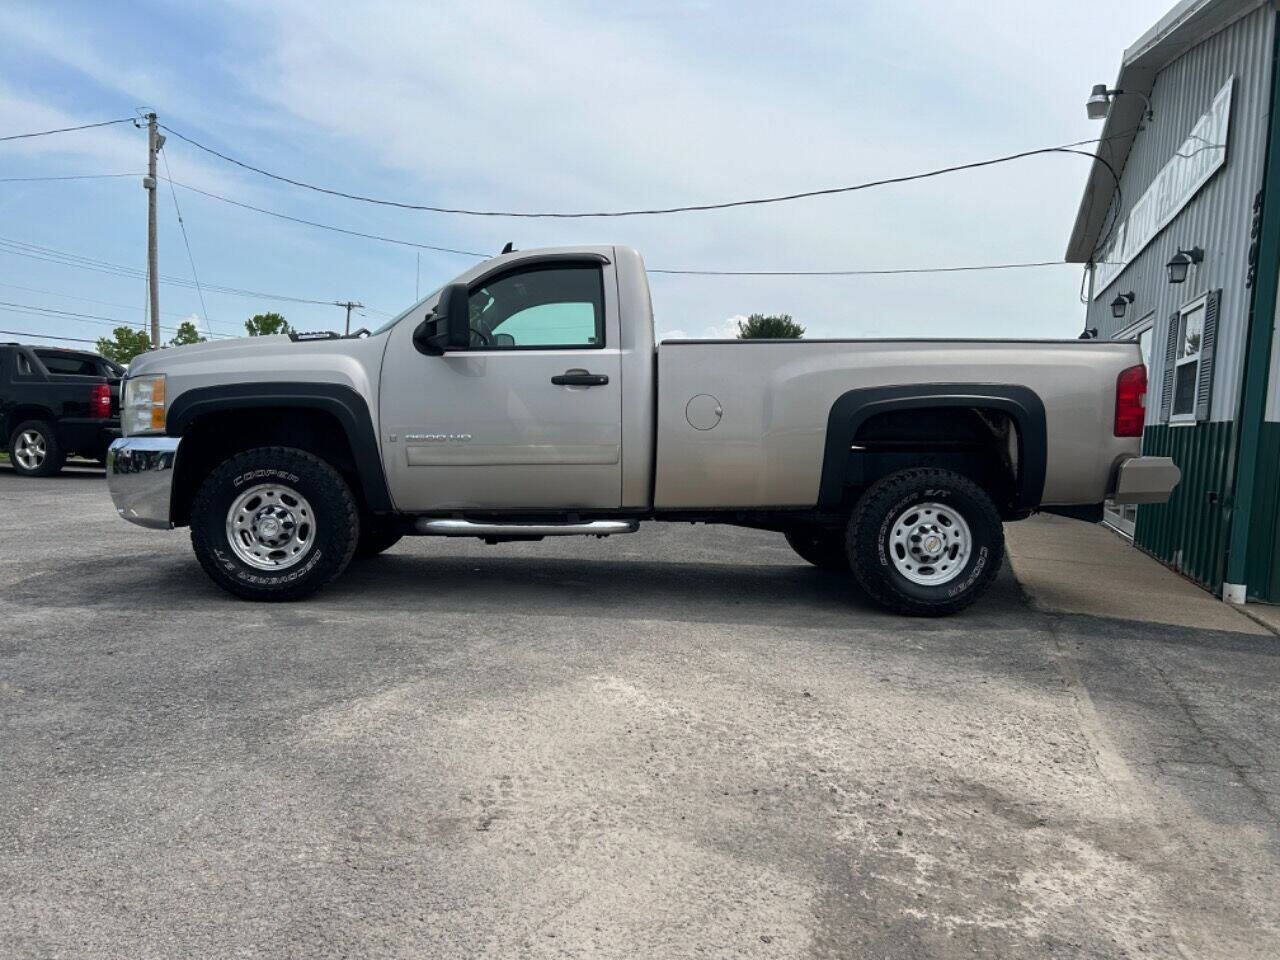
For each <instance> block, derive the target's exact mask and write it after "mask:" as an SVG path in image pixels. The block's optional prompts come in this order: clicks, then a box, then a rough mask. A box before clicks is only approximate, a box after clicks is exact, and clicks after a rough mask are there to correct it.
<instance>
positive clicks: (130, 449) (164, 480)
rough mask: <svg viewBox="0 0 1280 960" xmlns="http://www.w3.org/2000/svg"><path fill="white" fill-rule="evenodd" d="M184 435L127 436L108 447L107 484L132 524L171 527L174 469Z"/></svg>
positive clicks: (119, 512) (163, 528) (120, 512)
mask: <svg viewBox="0 0 1280 960" xmlns="http://www.w3.org/2000/svg"><path fill="white" fill-rule="evenodd" d="M181 442H182V438H181V437H123V438H121V439H119V440H116V441H115V442H114V443H112V444H111V446H110V448H109V449H108V450H107V487H108V488H110V490H111V500H112V502H113V503H114V504H115V505H116V513H118V514H120V516H122V517H124V518H125V519H126V520H128V521H129V522H130V523H136V524H138V526H140V527H151V528H152V529H153V530H168V529H169V528H170V527H172V526H173V523H172V521H171V520H170V519H169V497H170V493H171V491H172V488H173V468H174V464H176V463H177V461H178V444H179V443H181Z"/></svg>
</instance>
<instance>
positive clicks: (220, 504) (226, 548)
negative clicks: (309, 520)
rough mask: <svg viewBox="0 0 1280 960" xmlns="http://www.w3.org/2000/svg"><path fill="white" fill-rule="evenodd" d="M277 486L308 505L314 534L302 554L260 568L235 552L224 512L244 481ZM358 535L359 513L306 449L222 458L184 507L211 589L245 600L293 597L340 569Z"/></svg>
mask: <svg viewBox="0 0 1280 960" xmlns="http://www.w3.org/2000/svg"><path fill="white" fill-rule="evenodd" d="M272 481H278V482H279V483H281V484H283V485H285V486H286V487H289V488H291V489H293V490H295V491H296V492H297V493H298V494H300V495H301V496H303V497H305V498H306V500H307V502H308V503H309V504H310V505H311V508H312V510H313V511H314V514H315V517H314V522H315V538H314V540H313V541H312V543H311V544H310V546H309V547H308V548H307V550H306V552H305V553H303V555H302V558H301V559H300V560H299V561H298V562H297V563H296V564H295V565H294V566H291V567H288V568H286V569H283V570H279V571H271V570H260V569H257V568H255V567H253V566H250V565H249V564H247V563H245V562H244V561H243V560H242V559H240V557H239V556H237V554H236V551H235V549H234V548H233V547H232V546H231V542H230V539H229V538H228V534H227V514H228V511H230V509H231V507H232V505H233V504H234V503H235V501H236V498H237V497H238V496H239V495H240V493H241V492H243V491H244V490H247V489H250V485H253V484H262V483H271V482H272ZM359 538H360V511H359V509H358V507H357V506H356V501H355V497H354V496H352V493H351V488H350V487H349V486H348V485H347V482H346V481H345V480H344V479H343V478H342V475H341V474H339V473H338V471H337V470H335V469H334V468H333V467H332V466H330V465H329V464H328V463H326V462H325V461H324V460H321V459H320V458H319V457H317V456H314V455H313V454H310V453H307V452H306V451H305V450H297V449H294V448H292V447H257V448H255V449H253V450H246V451H244V452H243V453H238V454H236V455H235V456H233V457H231V458H230V459H228V460H224V461H223V462H222V463H221V464H220V465H219V466H217V467H215V468H214V469H213V471H212V472H210V474H209V475H208V476H207V477H205V479H204V482H203V483H201V484H200V488H199V490H197V491H196V496H195V500H194V501H193V502H192V504H191V547H192V549H193V550H194V551H195V554H196V558H197V559H198V560H199V561H200V566H202V567H203V568H204V572H205V573H207V574H208V575H209V578H210V579H211V580H213V582H214V583H216V584H217V585H218V586H220V587H222V588H223V589H224V590H226V591H227V592H229V593H232V594H235V595H236V596H237V597H241V598H243V599H245V600H267V601H280V600H298V599H301V598H302V597H305V596H308V595H309V594H312V593H314V592H315V591H317V590H319V589H320V588H321V587H323V586H325V584H327V583H329V582H330V581H331V580H333V579H334V578H335V577H337V576H338V575H339V574H340V573H342V571H344V570H345V569H346V568H347V565H348V564H349V563H350V562H351V557H352V555H353V554H354V553H355V549H356V543H357V541H358V540H359Z"/></svg>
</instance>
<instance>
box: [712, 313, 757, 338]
mask: <svg viewBox="0 0 1280 960" xmlns="http://www.w3.org/2000/svg"><path fill="white" fill-rule="evenodd" d="M746 319H747V318H746V317H745V316H742V315H741V314H740V315H738V316H736V317H730V318H729V319H727V320H724V321H722V322H721V323H718V324H711V325H709V326H708V327H707V329H706V330H705V331H704V332H703V334H702V335H703V336H704V337H706V338H707V339H708V340H734V339H737V336H738V323H739V321H741V322H746Z"/></svg>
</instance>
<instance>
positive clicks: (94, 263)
mask: <svg viewBox="0 0 1280 960" xmlns="http://www.w3.org/2000/svg"><path fill="white" fill-rule="evenodd" d="M0 253H8V254H11V255H13V256H18V257H27V258H29V259H32V260H43V261H45V262H47V263H57V264H61V265H62V266H68V267H78V268H80V269H83V270H94V271H97V272H98V273H109V274H114V275H116V276H121V277H129V278H132V279H135V280H141V279H146V275H147V273H146V271H145V270H141V269H139V268H137V267H128V266H124V265H122V264H118V263H111V262H110V261H107V260H97V259H94V258H92V257H84V256H81V255H79V254H74V253H68V252H66V251H63V250H57V249H55V248H53V247H44V246H41V245H39V244H33V243H27V242H25V241H21V240H12V239H9V238H7V237H0ZM160 282H161V283H168V284H173V285H175V286H180V287H187V288H188V289H192V288H194V287H195V284H194V283H192V282H191V281H190V280H184V279H181V278H178V277H164V276H162V277H160ZM203 287H204V289H206V290H211V291H213V292H215V293H225V294H229V295H231V296H237V297H248V298H250V299H259V300H280V301H283V302H287V303H306V304H315V305H316V306H322V307H327V306H332V304H333V301H332V300H315V299H310V298H307V297H293V296H289V295H287V294H283V293H264V292H262V291H260V290H245V289H242V288H240V287H228V286H222V285H221V284H211V283H205V284H203Z"/></svg>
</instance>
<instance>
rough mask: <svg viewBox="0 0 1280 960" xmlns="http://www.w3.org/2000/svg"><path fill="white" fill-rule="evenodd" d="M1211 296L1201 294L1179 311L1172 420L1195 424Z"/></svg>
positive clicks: (1170, 420)
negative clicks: (1202, 348) (1201, 354)
mask: <svg viewBox="0 0 1280 960" xmlns="http://www.w3.org/2000/svg"><path fill="white" fill-rule="evenodd" d="M1207 300H1208V296H1207V295H1206V296H1203V297H1199V298H1197V299H1195V300H1192V301H1191V302H1190V303H1188V304H1186V305H1185V306H1184V307H1182V309H1181V310H1179V311H1178V317H1177V322H1178V336H1177V339H1176V340H1175V341H1174V344H1175V352H1174V361H1173V408H1172V409H1171V410H1170V416H1169V422H1170V423H1195V420H1196V400H1197V399H1198V398H1197V396H1196V391H1197V390H1198V389H1199V386H1200V379H1201V378H1200V351H1201V347H1202V346H1203V339H1204V315H1205V305H1206V302H1207Z"/></svg>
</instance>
